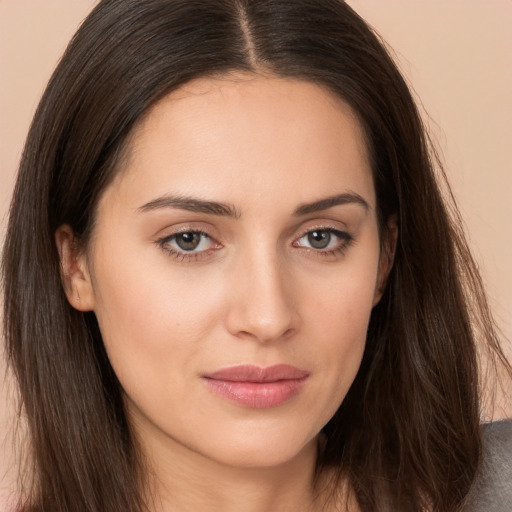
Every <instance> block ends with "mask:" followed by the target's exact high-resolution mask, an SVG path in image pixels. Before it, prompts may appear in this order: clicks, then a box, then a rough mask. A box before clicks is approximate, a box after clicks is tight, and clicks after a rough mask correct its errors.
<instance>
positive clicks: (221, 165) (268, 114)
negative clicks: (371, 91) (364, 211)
mask: <svg viewBox="0 0 512 512" xmlns="http://www.w3.org/2000/svg"><path fill="white" fill-rule="evenodd" d="M126 155H127V158H126V159H125V161H124V165H123V170H122V172H121V173H120V174H119V179H120V181H122V182H123V183H124V185H130V184H131V189H132V191H135V192H137V193H136V195H137V196H139V198H138V200H139V202H141V204H142V203H143V202H144V201H147V200H150V199H151V198H150V197H149V196H150V195H156V194H162V193H172V194H183V195H194V196H200V197H205V198H209V199H218V200H226V199H228V198H226V197H224V196H225V195H229V196H230V197H229V199H230V201H231V202H236V201H237V199H243V200H244V201H247V200H248V198H251V197H252V198H254V199H258V200H259V201H260V202H261V201H262V199H263V198H264V197H267V198H269V201H270V199H271V198H274V199H275V192H276V190H277V191H280V192H281V195H282V196H283V199H284V197H286V195H287V193H289V194H291V195H294V199H293V200H294V201H295V202H297V203H300V202H308V201H310V200H311V198H312V197H313V198H314V196H315V195H316V196H319V197H324V196H326V195H332V193H333V192H338V190H335V191H333V187H339V189H340V190H339V191H340V192H343V191H345V190H346V189H347V188H348V189H351V190H353V191H355V192H358V193H365V194H366V199H367V201H368V202H369V204H370V205H373V204H374V197H373V196H374V194H373V180H372V176H371V171H370V165H369V160H368V155H367V149H366V143H365V137H364V133H363V129H362V127H361V124H360V122H359V121H358V119H357V116H356V115H355V114H354V112H353V111H352V109H351V108H350V107H349V106H348V105H347V104H346V103H345V102H344V101H343V100H342V99H340V98H339V97H337V96H335V95H334V94H333V93H331V92H330V91H328V90H327V89H325V88H323V87H321V86H319V85H316V84H314V83H311V82H307V81H301V80H295V79H285V78H277V77H262V76H257V75H246V74H235V75H229V76H225V77H220V78H204V79H199V80H195V81H192V82H190V83H188V84H186V85H184V86H183V87H181V88H180V89H178V90H176V91H174V92H172V93H170V94H169V95H168V96H166V97H165V98H163V99H162V100H161V101H159V102H158V103H157V104H156V105H154V106H153V107H152V108H151V109H150V110H149V111H148V113H147V114H146V115H145V116H144V118H143V119H142V120H141V121H140V122H139V124H138V125H137V126H136V128H135V129H134V130H133V132H132V134H131V137H130V140H129V143H128V147H127V153H126ZM142 181H143V182H144V187H143V189H144V190H143V189H142V187H140V183H141V182H142ZM114 185H115V183H114ZM354 189H358V190H354ZM144 194H146V197H142V196H144ZM368 196H369V197H368Z"/></svg>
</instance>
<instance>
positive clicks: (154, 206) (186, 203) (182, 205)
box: [137, 195, 240, 219]
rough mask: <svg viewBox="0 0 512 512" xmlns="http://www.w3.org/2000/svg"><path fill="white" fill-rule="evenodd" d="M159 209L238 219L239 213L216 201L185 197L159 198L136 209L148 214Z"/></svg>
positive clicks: (233, 208)
mask: <svg viewBox="0 0 512 512" xmlns="http://www.w3.org/2000/svg"><path fill="white" fill-rule="evenodd" d="M160 208H174V209H178V210H187V211H190V212H197V213H207V214H210V215H219V216H225V217H233V218H235V219H238V218H239V217H240V211H239V210H238V209H237V208H236V207H235V206H234V205H230V204H226V203H218V202H216V201H205V200H203V199H196V198H193V197H186V196H169V195H165V196H161V197H158V198H157V199H153V200H152V201H149V202H148V203H146V204H144V205H142V206H140V207H139V208H137V211H138V212H149V211H153V210H158V209H160Z"/></svg>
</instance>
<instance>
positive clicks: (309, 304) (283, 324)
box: [57, 75, 388, 467]
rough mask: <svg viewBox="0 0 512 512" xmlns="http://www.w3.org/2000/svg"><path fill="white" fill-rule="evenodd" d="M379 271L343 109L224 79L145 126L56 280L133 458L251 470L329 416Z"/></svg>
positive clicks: (203, 83)
mask: <svg viewBox="0 0 512 512" xmlns="http://www.w3.org/2000/svg"><path fill="white" fill-rule="evenodd" d="M68 235H69V233H66V228H63V229H62V230H61V233H60V234H58V236H57V240H58V242H59V244H60V247H61V254H62V255H63V258H64V260H65V261H67V260H66V257H67V256H66V255H67V254H70V249H69V247H70V246H71V244H68V242H67V240H68ZM71 259H72V258H71ZM384 260H386V261H387V259H385V258H381V257H380V242H379V233H378V229H377V219H376V204H375V193H374V186H373V181H372V176H371V171H370V166H369V163H368V158H367V152H366V148H365V143H364V138H363V133H362V130H361V127H360V125H359V123H358V121H357V119H356V118H355V116H354V114H353V113H352V111H351V110H350V108H349V107H348V106H347V105H346V104H344V103H343V102H342V101H341V100H339V99H337V98H336V97H334V96H333V95H331V94H330V93H329V92H327V91H325V90H323V89H322V88H320V87H319V86H317V85H314V84H311V83H306V82H301V81H293V80H285V79H278V78H262V77H255V76H242V75H239V76H237V77H229V78H225V79H215V80H214V79H209V80H206V79H205V80H198V81H195V82H193V83H190V84H188V85H187V86H186V87H183V88H182V89H180V90H178V91H176V92H174V93H172V94H170V95H169V96H168V97H166V98H165V99H163V100H162V101H161V102H160V103H158V104H157V105H156V106H155V107H154V108H153V109H152V110H151V111H150V112H149V114H148V115H147V116H146V117H145V119H144V120H143V121H142V122H141V123H140V124H139V125H138V126H137V128H136V129H135V131H134V133H133V134H132V137H131V140H130V147H129V151H128V155H127V158H126V159H125V162H124V164H123V168H122V169H121V171H120V173H119V174H118V176H117V178H116V179H115V180H114V182H113V183H112V184H111V185H110V186H109V187H108V188H107V189H106V190H105V192H104V194H103V196H102V198H101V200H100V203H99V206H98V211H97V222H96V226H95V231H94V233H93V236H92V239H91V242H90V245H89V247H88V248H87V250H86V251H85V252H84V253H83V254H80V255H79V256H78V257H77V259H76V265H75V266H73V263H70V264H67V269H68V272H67V273H66V275H68V277H69V279H68V294H69V298H70V301H71V302H72V304H73V305H74V306H75V307H77V308H79V309H82V310H93V311H94V312H95V314H96V316H97V318H98V322H99V325H100V329H101V332H102V335H103V339H104V343H105V346H106V350H107V353H108V356H109V358H110V361H111V364H112V366H113V368H114V370H115V372H116V374H117V376H118V378H119V381H120V383H121V385H122V387H123V389H124V392H125V399H126V406H127V410H128V415H129V418H130V420H131V422H132V423H133V425H134V427H135V430H136V432H137V433H138V434H139V435H140V437H141V439H142V440H143V442H147V443H148V445H153V446H165V447H166V449H170V450H171V451H172V450H173V447H174V448H175V449H176V451H178V450H179V451H180V452H183V451H185V452H187V451H188V452H190V453H191V454H192V453H193V454H194V456H195V457H197V456H199V457H206V458H208V459H213V460H215V461H217V462H220V463H223V464H229V465H235V466H252V467H254V466H269V465H278V464H281V463H284V462H286V461H288V460H291V459H293V458H294V457H296V456H298V455H299V454H300V453H301V452H302V451H303V450H305V449H307V448H308V447H310V446H311V445H312V444H313V443H315V439H316V437H317V435H318V433H319V431H320V430H321V429H322V427H323V426H324V425H325V424H326V423H327V421H328V420H329V419H330V418H331V417H332V416H333V414H334V413H335V411H336V409H337V408H338V406H339V405H340V403H341V402H342V400H343V398H344V396H345V395H346V393H347V391H348V389H349V387H350V385H351V384H352V382H353V380H354V377H355V375H356V373H357V371H358V368H359V364H360V361H361V358H362V355H363V350H364V347H365V337H366V331H367V326H368V321H369V317H370V313H371V310H372V307H373V306H374V305H375V304H376V302H377V301H378V299H379V296H380V289H381V287H382V283H383V281H384V279H385V276H386V273H387V271H388V268H387V267H388V265H387V264H386V263H385V262H384Z"/></svg>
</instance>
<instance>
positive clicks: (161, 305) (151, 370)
mask: <svg viewBox="0 0 512 512" xmlns="http://www.w3.org/2000/svg"><path fill="white" fill-rule="evenodd" d="M124 254H125V255H119V256H123V257H122V258H121V257H119V258H118V257H116V256H115V254H111V257H110V258H102V257H101V256H99V257H97V258H96V261H98V264H97V265H96V268H95V282H96V286H95V295H96V308H95V313H96V316H97V318H98V323H99V326H100V330H101V333H102V336H103V340H104V344H105V347H106V350H107V353H108V356H109V359H110V361H111V364H112V366H113V368H114V371H115V372H116V374H117V376H118V378H119V380H120V381H121V382H122V383H123V385H124V384H125V381H126V385H127V386H129V382H128V381H129V380H131V379H132V378H133V380H135V381H137V380H140V378H141V377H142V376H144V378H145V379H150V380H149V381H148V380H145V381H144V382H145V383H146V385H148V386H149V385H150V383H151V381H152V379H154V378H156V375H158V374H162V373H163V374H167V375H171V374H172V372H170V371H169V370H172V369H173V368H175V367H178V366H182V367H183V366H185V367H186V366H187V365H191V364H192V362H193V361H194V360H195V359H196V358H197V353H198V351H199V350H200V348H201V346H202V343H204V340H206V339H207V333H208V332H210V331H211V329H212V328H213V325H214V324H215V322H216V320H217V317H218V314H217V310H216V308H217V304H219V303H220V301H218V300H216V295H215V292H214V289H215V288H214V287H212V286H207V283H206V282H205V281H204V279H198V278H197V279H190V277H189V276H185V275H184V274H179V273H178V274H176V273H173V274H172V275H170V273H169V267H170V265H169V264H168V262H167V261H166V260H165V258H162V257H161V254H158V257H157V258H155V259H154V260H148V258H146V257H144V256H143V255H139V256H138V257H137V256H136V255H133V254H131V253H130V254H131V255H130V256H126V253H124ZM113 262H117V264H115V265H114V264H113ZM119 262H122V264H119ZM155 384H156V383H155Z"/></svg>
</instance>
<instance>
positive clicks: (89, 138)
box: [2, 0, 510, 512]
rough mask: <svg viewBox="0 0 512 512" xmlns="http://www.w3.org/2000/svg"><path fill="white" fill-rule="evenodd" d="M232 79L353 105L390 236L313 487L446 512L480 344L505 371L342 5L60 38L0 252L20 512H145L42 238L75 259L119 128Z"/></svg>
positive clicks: (474, 281)
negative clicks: (313, 91) (68, 246)
mask: <svg viewBox="0 0 512 512" xmlns="http://www.w3.org/2000/svg"><path fill="white" fill-rule="evenodd" d="M232 70H243V71H248V72H254V73H258V72H261V71H264V72H266V73H272V74H274V75H277V76H282V77H294V78H298V79H302V80H309V81H313V82H315V83H318V84H320V85H322V86H324V87H326V88H328V89H330V90H331V91H333V92H334V93H336V94H337V95H339V96H340V97H341V98H343V99H344V100H345V101H346V102H347V103H348V104H350V105H351V107H352V108H353V109H354V111H355V112H356V113H357V115H358V117H359V120H360V122H361V123H362V125H363V127H364V129H365V133H366V138H367V145H368V151H369V153H370V156H371V159H372V169H373V175H374V183H375V189H376V194H377V201H378V215H379V223H380V226H381V230H384V229H385V226H386V224H387V220H388V219H389V217H390V215H393V214H396V215H397V217H398V223H399V231H400V236H399V245H398V248H397V252H396V259H395V264H394V267H393V270H392V272H391V275H390V279H389V283H388V286H387V289H386V291H385V294H384V296H383V298H382V300H381V302H380V303H379V305H378V306H377V307H375V309H374V310H373V312H372V316H371V320H370V327H369V332H368V339H367V348H366V351H365V354H364V358H363V361H362V365H361V368H360V371H359V373H358V375H357V377H356V380H355V382H354V384H353V386H352V387H351V389H350V391H349V393H348V395H347V397H346V398H345V400H344V401H343V403H342V405H341V407H340V408H339V410H338V411H337V413H336V414H335V416H334V417H333V418H332V419H331V421H330V422H329V423H328V424H327V425H326V426H325V427H324V429H323V433H324V436H325V446H324V448H323V450H322V451H321V453H320V454H319V458H318V463H317V469H318V472H322V471H323V470H324V469H325V468H327V467H330V468H337V472H338V475H339V476H340V478H341V477H343V478H346V479H347V480H348V482H349V483H350V485H351V486H352V488H353V489H354V492H355V494H356V496H357V499H358V502H359V504H360V505H361V508H362V509H363V510H364V511H399V510H407V511H409V510H421V509H424V508H428V509H431V510H435V511H436V512H445V511H446V512H448V511H456V510H458V509H459V508H460V506H461V504H462V503H463V500H464V497H465V496H466V494H467V492H468V490H469V488H470V486H471V483H472V481H473V479H474V477H475V474H476V472H477V469H478V464H479V460H480V454H481V433H480V425H479V423H480V395H479V393H480V392H479V389H480V387H479V378H478V376H479V371H478V370H479V368H478V358H477V342H478V343H481V344H482V345H481V346H485V347H487V350H488V351H489V353H490V356H489V357H491V359H492V360H496V361H497V360H501V361H502V362H504V363H505V364H507V363H506V362H505V360H504V358H503V355H502V353H501V351H500V349H499V344H498V341H497V338H496V335H495V331H494V328H493V323H492V320H491V316H490V313H489V310H488V307H487V304H486V300H485V296H484V294H483V291H482V285H481V282H480V278H479V276H478V272H477V269H476V266H475V264H474V262H473V260H472V258H471V256H470V253H469V250H468V248H467V246H466V243H465V241H464V236H463V233H462V230H461V228H460V225H461V223H460V219H459V217H458V214H457V212H456V209H454V207H453V206H449V207H447V206H446V204H449V205H451V204H452V202H451V199H450V197H449V194H444V196H447V199H446V197H445V199H443V194H442V192H441V190H440V186H439V181H440V180H441V181H444V176H443V174H442V172H441V171H440V167H439V166H438V165H437V162H436V159H435V153H433V152H432V150H431V147H430V144H429V141H428V138H427V136H426V134H425V130H424V127H423V125H422V122H421V120H420V117H419V115H418V112H417V109H416V107H415V105H414V102H413V100H412V98H411V94H410V92H409V90H408V88H407V86H406V84H405V82H404V80H403V78H402V77H401V75H400V73H399V72H398V71H397V68H396V66H395V65H394V63H393V62H392V59H391V58H390V57H389V55H388V53H387V51H386V50H385V48H384V46H383V44H382V43H381V42H380V41H379V38H378V37H377V36H376V35H375V34H374V33H373V32H372V30H371V29H369V27H368V26H367V24H366V23H365V22H364V21H363V20H362V19H361V18H360V17H359V16H358V15H357V14H356V13H355V12H354V11H353V10H352V9H351V8H350V7H349V6H348V5H347V4H345V3H344V2H342V1H341V0H103V1H101V2H100V3H99V4H98V5H97V7H96V8H95V9H94V10H93V11H92V13H91V14H90V15H89V17H88V18H87V19H86V20H85V21H84V23H83V24H82V26H81V28H80V29H79V31H78V32H77V34H76V35H75V36H74V38H73V40H72V41H71V43H70V45H69V47H68V49H67V51H66V53H65V55H64V56H63V58H62V60H61V62H60V64H59V65H58V67H57V69H56V71H55V73H54V75H53V77H52V78H51V80H50V83H49V85H48V87H47V89H46V92H45V94H44V96H43V98H42V100H41V103H40V105H39V108H38V110H37V113H36V115H35V118H34V121H33V124H32V127H31V129H30V133H29V136H28V139H27V142H26V146H25V150H24V153H23V158H22V162H21V165H20V170H19V175H18V180H17V184H16V187H15V192H14V197H13V202H12V206H11V212H10V218H9V224H8V231H7V237H6V243H5V247H4V253H3V265H2V272H3V274H2V275H3V283H4V293H5V305H4V326H5V337H6V343H7V353H8V359H9V363H10V367H11V368H12V370H13V372H14V374H15V376H16V378H17V382H18V384H19V390H20V397H21V403H22V407H23V411H24V414H25V415H26V418H27V421H28V428H29V435H30V441H31V457H32V460H33V471H32V477H33V478H32V480H31V485H30V486H29V487H28V488H27V492H26V496H25V499H24V501H23V502H22V503H20V507H19V508H20V510H35V511H48V510H52V511H59V512H61V511H62V512H119V511H132V512H141V511H143V510H146V508H145V505H144V499H143V494H144V493H143V489H140V486H139V485H138V482H139V479H140V472H141V471H143V470H141V460H140V457H139V455H138V452H137V449H136V445H135V442H134V439H133V436H132V435H131V432H130V425H129V424H128V423H127V419H126V416H125V411H124V408H123V401H122V392H121V387H120V385H119V382H118V380H117V378H116V376H115V374H114V372H113V370H112V368H111V366H110V364H109V361H108V358H107V356H106V353H105V350H104V347H103V343H102V339H101V333H100V331H99V328H98V324H97V322H96V319H95V317H94V314H93V313H85V314H84V313H80V312H78V311H76V310H74V309H73V308H72V307H71V306H70V305H69V303H68V301H67V299H66V296H65V294H64V291H63V286H62V282H61V276H60V266H59V256H58V253H57V250H56V246H55V243H54V234H55V231H56V229H57V228H58V227H59V226H61V225H63V224H68V225H70V226H71V227H72V229H73V231H74V233H75V234H76V235H77V237H78V239H79V242H80V243H82V244H84V245H86V244H87V241H88V238H89V236H90V234H91V232H92V230H93V228H94V219H95V215H94V214H95V208H96V205H97V202H98V199H99V197H100V195H101V193H102V191H103V190H104V189H105V187H106V186H107V185H108V184H109V183H110V182H111V181H112V179H113V176H114V175H115V173H116V172H118V171H119V170H120V169H121V168H122V165H120V161H121V160H122V154H123V148H124V146H125V145H126V144H127V143H128V142H127V141H128V136H129V134H130V132H131V130H132V128H133V126H134V124H135V123H136V122H137V121H138V120H140V118H141V116H143V115H144V113H145V112H147V110H148V108H149V107H150V106H152V105H154V104H155V102H157V101H158V100H159V99H161V98H162V97H163V96H164V95H166V94H168V93H169V92H171V91H173V90H175V89H177V88H178V87H180V86H181V85H183V84H185V83H186V82H188V81H190V80H192V79H194V78H198V77H204V76H213V75H219V74H223V73H226V72H229V71H232ZM447 201H448V203H447ZM507 368H508V370H510V366H508V367H507Z"/></svg>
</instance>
